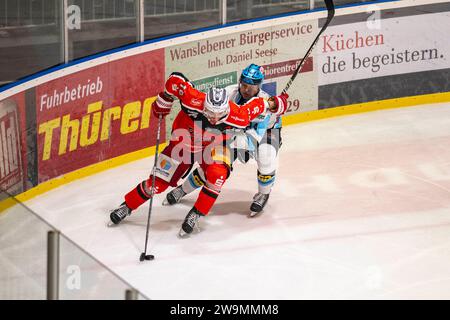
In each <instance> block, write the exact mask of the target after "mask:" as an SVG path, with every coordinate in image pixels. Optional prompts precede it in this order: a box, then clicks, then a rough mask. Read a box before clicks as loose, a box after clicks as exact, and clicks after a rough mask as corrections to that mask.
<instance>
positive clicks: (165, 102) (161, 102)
mask: <svg viewBox="0 0 450 320" xmlns="http://www.w3.org/2000/svg"><path fill="white" fill-rule="evenodd" d="M172 105H173V98H172V97H171V96H169V95H168V94H166V93H164V92H160V93H159V94H158V97H157V98H156V100H155V101H153V103H152V112H153V114H154V115H156V116H160V115H161V116H163V117H165V116H167V115H168V114H169V113H170V110H171V109H172Z"/></svg>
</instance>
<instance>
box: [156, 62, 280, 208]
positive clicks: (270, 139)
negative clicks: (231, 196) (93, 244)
mask: <svg viewBox="0 0 450 320" xmlns="http://www.w3.org/2000/svg"><path fill="white" fill-rule="evenodd" d="M263 80H264V74H263V72H262V68H261V67H260V66H258V65H255V64H251V65H249V66H248V67H247V68H245V69H244V70H243V71H242V74H241V77H240V79H239V84H237V85H231V86H228V87H227V88H226V90H227V91H228V93H229V96H230V100H232V101H234V102H236V103H237V104H243V103H245V102H248V101H249V100H251V99H252V98H254V97H263V98H269V97H270V96H269V94H268V93H266V92H264V91H263V90H262V89H261V85H262V82H263ZM281 126H282V125H281V117H280V115H279V114H274V113H263V114H261V115H260V116H258V117H257V118H256V119H255V120H253V122H252V123H251V125H250V126H249V127H247V128H246V129H245V132H241V133H237V134H236V137H235V142H234V145H233V147H234V148H235V150H236V151H235V152H236V153H237V154H236V156H237V158H238V159H239V160H240V161H241V162H243V163H246V162H247V161H248V160H249V158H250V157H253V158H255V160H256V162H257V164H258V171H257V179H258V192H257V193H256V194H255V196H254V197H253V202H252V204H251V206H250V217H254V216H256V215H258V214H259V213H261V212H262V211H263V209H264V207H265V206H266V204H267V201H268V200H269V195H270V192H271V190H272V187H273V185H274V182H275V173H276V169H277V166H278V151H279V148H280V146H281ZM204 182H205V175H204V172H203V170H202V169H201V168H197V169H195V170H194V171H193V172H192V173H191V174H190V175H189V177H188V178H187V179H186V180H185V181H184V183H183V184H182V185H180V186H178V187H177V188H175V189H173V190H172V191H171V192H169V193H168V194H167V195H166V199H165V201H164V204H165V205H172V204H175V203H178V202H179V201H180V200H181V198H182V197H184V196H185V195H186V194H188V193H191V192H192V191H194V190H195V189H197V188H200V187H202V186H203V184H204Z"/></svg>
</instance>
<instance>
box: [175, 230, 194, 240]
mask: <svg viewBox="0 0 450 320" xmlns="http://www.w3.org/2000/svg"><path fill="white" fill-rule="evenodd" d="M190 235H191V234H190V233H187V232H185V231H184V230H183V229H180V231H178V238H179V239H187V238H189V236H190Z"/></svg>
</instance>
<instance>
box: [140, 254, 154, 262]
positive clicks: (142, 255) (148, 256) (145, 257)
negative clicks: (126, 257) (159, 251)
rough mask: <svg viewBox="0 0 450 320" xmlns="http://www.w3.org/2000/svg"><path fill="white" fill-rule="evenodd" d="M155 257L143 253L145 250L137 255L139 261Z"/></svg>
mask: <svg viewBox="0 0 450 320" xmlns="http://www.w3.org/2000/svg"><path fill="white" fill-rule="evenodd" d="M153 259H155V256H154V255H152V254H147V255H146V254H145V252H142V253H141V256H140V257H139V261H141V262H142V261H144V260H153Z"/></svg>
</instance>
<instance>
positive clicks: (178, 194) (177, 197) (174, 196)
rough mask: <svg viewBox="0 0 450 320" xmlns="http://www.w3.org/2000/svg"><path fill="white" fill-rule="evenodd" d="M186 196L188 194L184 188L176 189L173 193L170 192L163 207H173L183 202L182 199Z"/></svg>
mask: <svg viewBox="0 0 450 320" xmlns="http://www.w3.org/2000/svg"><path fill="white" fill-rule="evenodd" d="M185 195H186V192H184V190H183V188H182V187H181V186H178V187H176V188H175V189H173V190H172V191H170V192H169V193H168V194H167V195H166V198H165V199H164V201H163V203H162V204H163V206H171V205H174V204H176V203H178V202H180V201H181V198H183V197H184V196H185Z"/></svg>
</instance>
